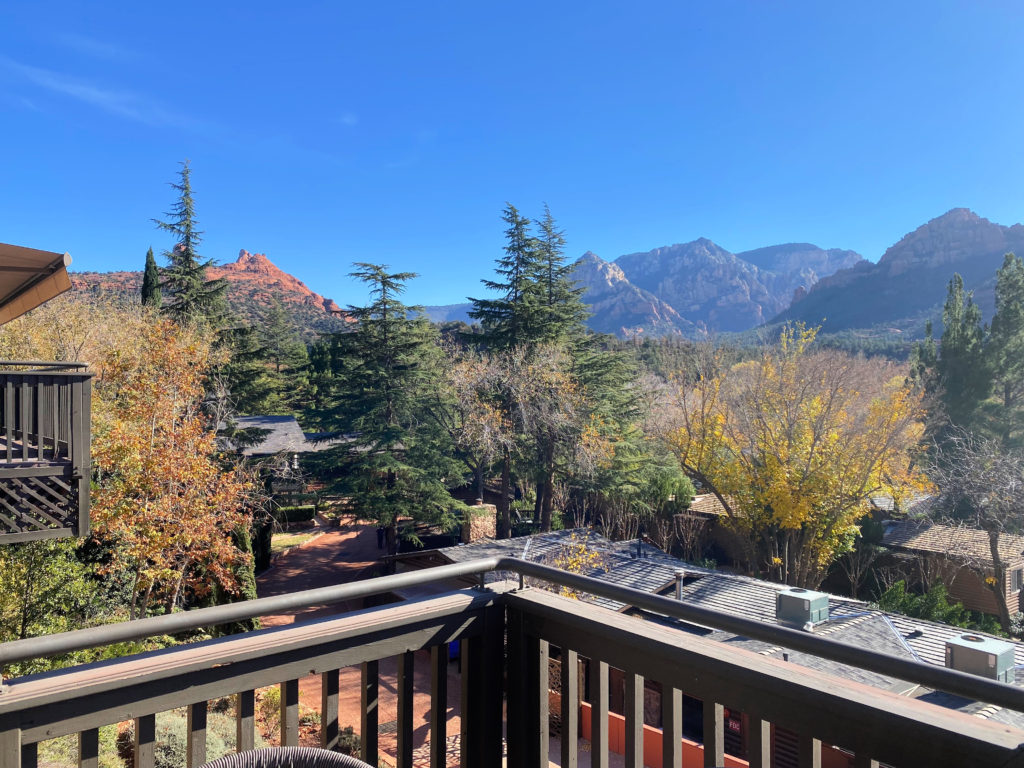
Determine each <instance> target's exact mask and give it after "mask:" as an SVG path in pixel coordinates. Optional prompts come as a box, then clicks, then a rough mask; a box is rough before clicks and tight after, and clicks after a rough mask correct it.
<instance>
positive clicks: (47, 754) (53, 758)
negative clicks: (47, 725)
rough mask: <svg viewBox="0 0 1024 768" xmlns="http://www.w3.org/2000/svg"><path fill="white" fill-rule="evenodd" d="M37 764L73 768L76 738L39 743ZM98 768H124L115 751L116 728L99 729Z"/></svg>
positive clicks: (76, 750) (107, 726)
mask: <svg viewBox="0 0 1024 768" xmlns="http://www.w3.org/2000/svg"><path fill="white" fill-rule="evenodd" d="M39 764H40V765H45V766H53V767H54V768H65V766H67V768H73V767H75V766H77V765H78V737H77V736H61V737H60V738H59V739H50V740H49V741H43V742H40V743H39ZM99 766H100V768H124V763H123V762H122V761H121V757H120V755H118V751H117V726H116V725H105V726H103V727H102V728H100V754H99Z"/></svg>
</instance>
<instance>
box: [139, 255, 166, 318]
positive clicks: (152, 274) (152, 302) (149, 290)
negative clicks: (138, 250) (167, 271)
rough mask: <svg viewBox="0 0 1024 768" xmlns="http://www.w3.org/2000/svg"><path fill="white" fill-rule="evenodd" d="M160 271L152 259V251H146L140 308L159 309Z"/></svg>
mask: <svg viewBox="0 0 1024 768" xmlns="http://www.w3.org/2000/svg"><path fill="white" fill-rule="evenodd" d="M161 301H162V297H161V295H160V270H159V268H158V267H157V265H156V259H154V258H153V249H152V248H150V249H149V250H148V251H146V271H145V272H144V273H143V274H142V306H144V307H156V308H157V309H160V304H161Z"/></svg>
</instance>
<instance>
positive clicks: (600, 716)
mask: <svg viewBox="0 0 1024 768" xmlns="http://www.w3.org/2000/svg"><path fill="white" fill-rule="evenodd" d="M588 684H589V687H590V765H591V767H592V768H608V665H607V664H606V663H605V662H603V661H599V660H598V659H591V660H590V680H589V681H588Z"/></svg>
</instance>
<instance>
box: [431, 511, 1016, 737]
mask: <svg viewBox="0 0 1024 768" xmlns="http://www.w3.org/2000/svg"><path fill="white" fill-rule="evenodd" d="M574 535H575V536H576V537H577V539H579V538H581V537H582V536H584V535H587V541H588V545H589V546H590V547H592V548H593V549H595V550H597V551H599V552H600V553H602V566H603V567H602V568H599V569H595V570H593V571H591V572H590V573H588V574H587V575H589V576H593V577H594V578H597V579H600V580H602V581H607V582H610V583H613V584H618V585H622V586H629V587H633V588H634V589H640V590H643V591H645V592H650V593H658V592H663V591H665V590H666V588H670V587H671V586H672V585H673V584H674V582H675V573H676V571H677V570H680V569H682V570H684V571H685V572H686V574H687V582H689V583H687V584H686V585H685V586H684V587H683V589H682V595H683V600H686V601H688V602H692V603H695V604H699V605H701V606H703V607H706V608H711V609H714V610H719V611H723V612H725V613H731V614H733V615H740V616H745V617H748V618H752V619H756V620H758V621H763V622H766V623H774V622H775V595H776V594H777V593H778V592H779V590H781V589H783V588H784V587H783V585H781V584H775V583H772V582H768V581H762V580H760V579H754V578H750V577H747V576H739V575H736V574H730V573H726V572H724V571H717V570H712V569H708V568H702V567H700V566H696V565H693V564H690V563H686V562H684V561H682V560H678V559H676V558H673V557H670V556H668V555H666V554H665V553H664V552H661V551H660V550H658V549H656V548H654V547H651V546H649V545H643V547H642V548H641V551H642V553H643V555H644V556H643V557H640V558H638V557H636V552H637V548H636V546H637V545H636V542H635V541H630V542H612V541H609V540H608V539H606V538H604V537H603V536H600V535H598V534H595V533H593V532H584V531H581V530H577V531H554V532H551V533H545V534H537V535H535V536H530V537H523V538H519V539H504V540H500V541H495V540H491V539H484V540H481V541H477V542H473V543H472V544H466V545H462V546H458V547H448V548H446V549H441V550H438V551H439V552H441V553H443V554H445V555H446V556H447V557H448V558H449V559H451V560H471V559H474V558H478V557H486V556H511V557H525V559H528V560H534V561H537V560H545V559H552V558H553V557H555V556H557V553H558V552H559V551H560V550H561V548H562V546H564V545H565V544H566V543H568V542H569V541H570V540H571V538H572V537H573V536H574ZM528 543H529V544H528ZM527 544H528V546H527ZM498 578H502V577H498ZM691 579H692V581H691ZM669 594H672V595H674V594H675V592H674V591H671V592H669ZM583 599H585V600H588V601H590V602H593V603H594V604H596V605H600V606H603V607H606V608H609V609H611V610H622V609H623V608H626V607H628V606H624V605H623V604H622V603H619V602H616V601H614V600H608V599H606V598H601V597H596V596H584V598H583ZM829 613H830V618H829V620H828V621H827V622H825V623H822V624H819V625H817V626H816V627H815V628H814V632H815V634H819V635H823V636H826V637H828V638H829V639H832V640H837V641H839V642H843V643H849V644H851V645H856V646H858V647H861V648H870V649H872V650H875V651H878V652H880V653H886V654H889V655H891V656H894V657H897V658H906V659H913V658H917V659H919V660H921V661H924V662H927V663H930V664H937V665H940V666H941V665H944V664H945V648H946V640H948V639H952V638H954V637H956V636H958V635H960V634H963V633H964V632H965V630H963V629H961V628H959V627H952V626H948V625H945V624H938V623H936V622H931V621H922V620H920V619H913V618H910V617H907V616H901V615H899V614H893V613H888V612H884V611H879V610H877V609H874V608H872V607H871V606H870V605H869V604H868V603H865V602H863V601H861V600H854V599H851V598H846V597H841V596H837V595H829ZM645 618H647V619H649V620H653V621H658V622H659V623H665V624H669V625H672V626H675V627H677V628H679V629H682V630H684V631H688V632H694V631H696V632H701V633H707V636H708V637H710V638H712V639H715V640H718V641H720V642H725V643H729V644H730V645H736V646H738V647H741V648H745V649H747V650H750V651H752V652H754V653H760V654H764V655H771V656H774V657H776V658H779V659H781V658H783V654H788V658H789V661H791V662H792V663H794V664H800V665H802V666H806V667H810V668H812V669H818V670H821V671H824V672H829V673H831V674H835V675H837V676H839V677H842V678H845V679H848V680H855V681H857V682H861V683H865V684H867V685H873V686H876V687H879V688H884V689H887V690H891V691H896V692H899V693H906V694H908V695H912V696H914V697H916V698H921V699H923V700H927V701H931V702H933V703H936V704H939V705H940V706H946V707H950V708H954V709H959V710H961V711H963V712H966V713H968V714H976V715H978V716H981V717H987V718H990V719H992V720H994V721H997V722H1000V723H1003V724H1005V725H1012V726H1014V727H1017V728H1024V713H1020V712H1014V711H1012V710H1007V709H1002V708H999V707H994V706H990V705H987V704H985V703H982V702H976V701H969V700H967V699H963V698H961V697H958V696H952V695H949V694H945V693H942V692H936V691H932V690H930V689H927V688H921V687H919V686H916V685H913V684H911V683H908V682H906V681H904V680H899V679H897V678H893V677H888V676H885V675H880V674H878V673H875V672H870V671H867V670H863V669H859V668H857V667H851V666H848V665H845V664H840V663H838V662H834V661H829V660H827V659H822V658H819V657H816V656H812V655H809V654H805V653H800V652H797V651H792V650H789V649H784V648H780V647H776V646H771V645H769V644H767V643H764V642H761V641H757V640H752V639H750V638H746V637H739V636H737V635H735V634H732V633H729V632H723V631H719V630H714V631H710V632H709V631H708V630H707V629H702V628H700V627H695V626H692V625H687V624H685V623H683V622H679V621H676V620H674V619H668V618H667V617H664V616H655V615H651V614H645ZM915 630H918V631H919V633H918V632H916V631H915ZM975 634H979V633H975ZM1014 646H1015V648H1014V653H1015V657H1016V661H1017V664H1021V665H1024V644H1021V643H1019V642H1014ZM1016 684H1017V685H1021V686H1024V674H1021V675H1019V676H1018V682H1017V683H1016Z"/></svg>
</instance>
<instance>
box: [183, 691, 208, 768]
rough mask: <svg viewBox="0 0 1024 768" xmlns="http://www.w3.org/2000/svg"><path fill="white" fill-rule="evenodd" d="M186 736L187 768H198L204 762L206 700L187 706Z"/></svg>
mask: <svg viewBox="0 0 1024 768" xmlns="http://www.w3.org/2000/svg"><path fill="white" fill-rule="evenodd" d="M187 722H188V738H187V744H186V747H185V765H186V766H187V768H199V766H201V765H203V764H204V763H206V702H205V701H201V702H199V703H198V704H190V705H189V707H188V716H187Z"/></svg>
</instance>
